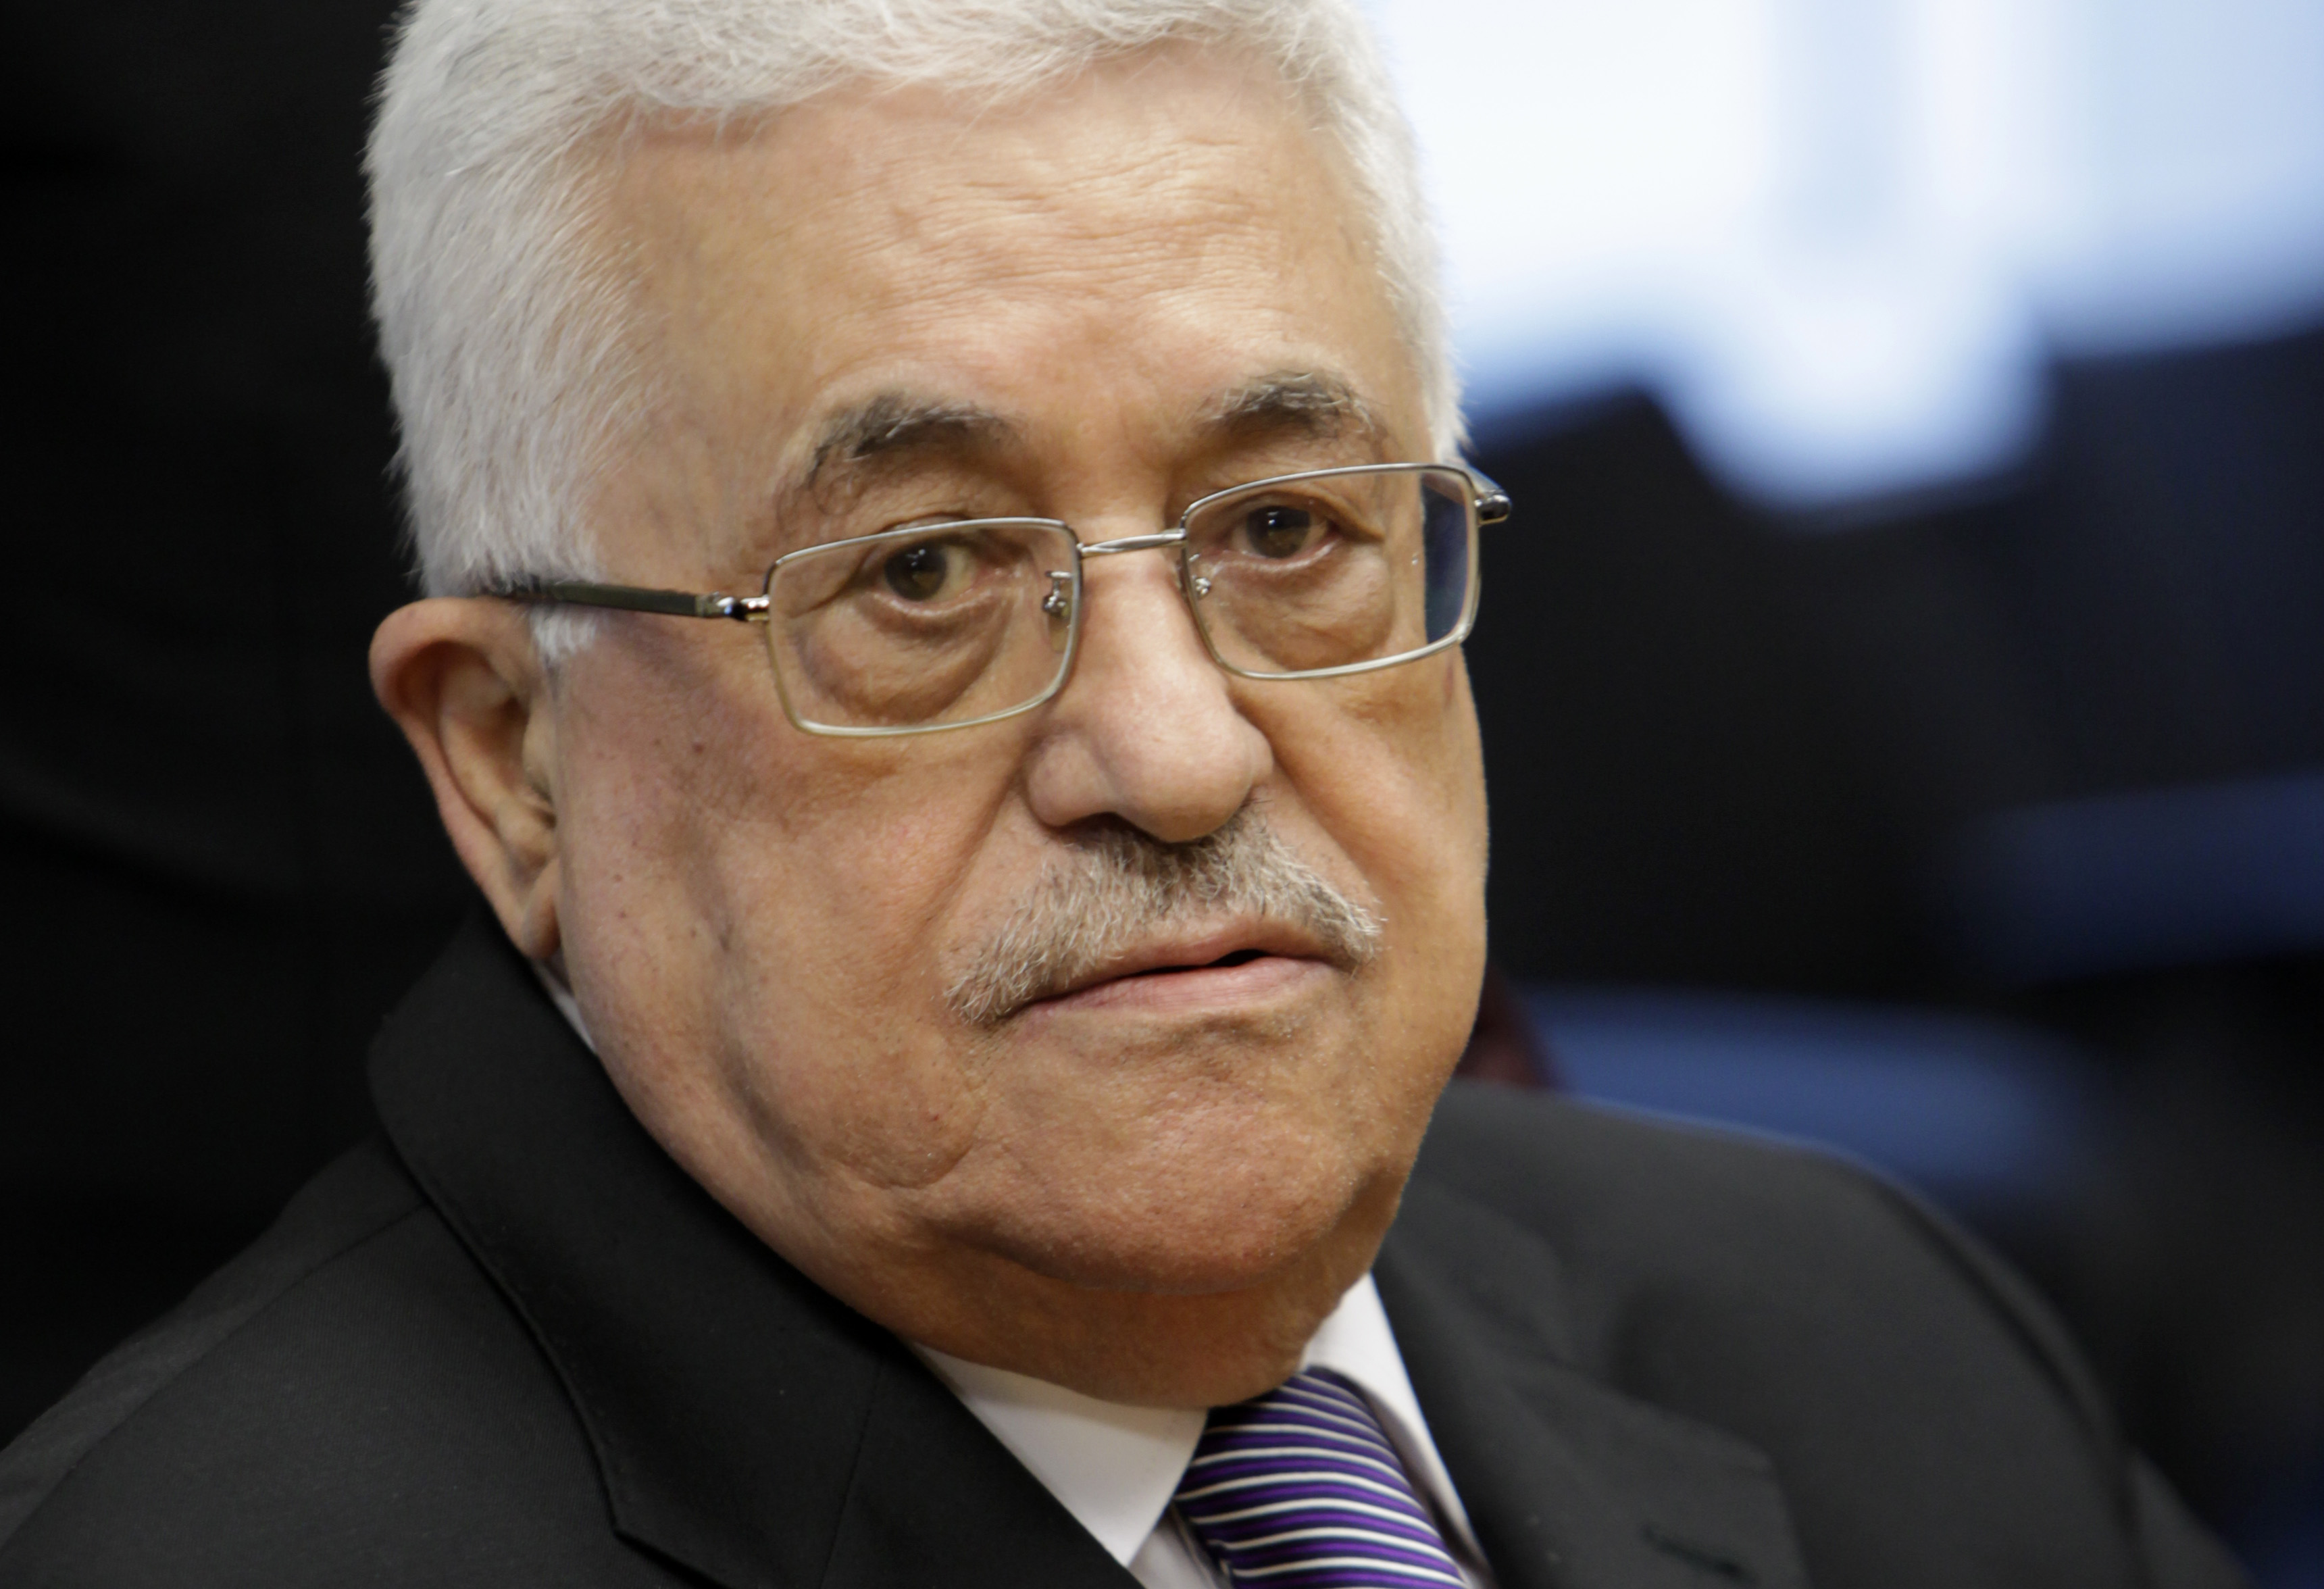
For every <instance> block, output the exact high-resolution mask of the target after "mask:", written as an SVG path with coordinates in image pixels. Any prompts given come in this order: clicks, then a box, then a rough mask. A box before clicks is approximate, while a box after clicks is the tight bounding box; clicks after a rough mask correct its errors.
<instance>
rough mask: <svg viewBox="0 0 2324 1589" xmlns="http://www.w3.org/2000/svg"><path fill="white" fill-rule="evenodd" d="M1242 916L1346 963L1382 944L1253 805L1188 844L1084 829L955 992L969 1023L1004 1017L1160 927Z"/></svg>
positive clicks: (1364, 918) (1361, 911) (1357, 962)
mask: <svg viewBox="0 0 2324 1589" xmlns="http://www.w3.org/2000/svg"><path fill="white" fill-rule="evenodd" d="M1236 917H1244V918H1250V917H1255V918H1259V919H1265V920H1268V921H1271V922H1277V923H1280V924H1282V925H1285V926H1287V927H1291V928H1296V929H1297V930H1298V931H1301V932H1303V933H1305V935H1306V936H1308V937H1309V938H1314V940H1315V942H1316V944H1317V945H1318V946H1319V947H1321V948H1322V950H1323V954H1324V956H1325V957H1326V958H1328V959H1330V960H1331V961H1333V963H1334V964H1335V965H1340V966H1341V967H1342V969H1346V970H1355V969H1357V968H1359V967H1360V966H1362V965H1366V964H1367V963H1369V961H1370V960H1371V959H1372V958H1373V956H1376V955H1378V954H1379V944H1380V922H1379V917H1377V916H1375V915H1374V914H1373V913H1372V912H1371V911H1370V910H1367V909H1365V907H1364V906H1363V905H1361V904H1360V903H1358V902H1357V901H1354V900H1351V899H1350V898H1349V897H1348V896H1347V895H1346V894H1344V893H1342V892H1340V891H1339V890H1338V889H1337V888H1335V887H1333V885H1332V883H1331V882H1330V881H1329V880H1328V879H1327V878H1325V877H1324V876H1323V873H1320V872H1318V871H1316V870H1315V869H1314V867H1313V866H1310V865H1309V864H1307V863H1306V862H1305V861H1303V860H1301V859H1300V858H1299V857H1298V855H1296V854H1294V853H1293V851H1292V849H1291V847H1290V845H1286V844H1285V843H1284V842H1283V840H1282V839H1281V838H1279V837H1277V836H1276V833H1275V830H1274V829H1273V828H1271V827H1268V826H1267V825H1266V823H1265V822H1263V821H1261V820H1260V819H1259V818H1258V817H1257V816H1256V815H1254V813H1253V812H1252V810H1251V808H1249V807H1245V808H1243V809H1242V810H1240V811H1239V812H1237V813H1236V814H1235V816H1234V817H1233V818H1232V819H1231V820H1230V821H1228V822H1227V823H1226V824H1225V825H1224V826H1223V827H1219V828H1218V829H1216V830H1215V831H1213V832H1211V833H1208V834H1205V835H1204V836H1203V837H1201V838H1198V839H1195V840H1194V841H1193V842H1191V843H1188V844H1178V845H1174V844H1166V843H1164V842H1162V841H1161V840H1159V839H1157V838H1153V837H1151V836H1148V835H1146V834H1144V833H1141V832H1139V830H1138V829H1136V828H1134V827H1105V828H1102V829H1100V830H1098V831H1096V832H1094V833H1092V834H1089V835H1087V836H1078V837H1076V838H1075V839H1074V840H1073V841H1072V848H1071V849H1070V850H1069V851H1068V852H1067V855H1066V856H1065V857H1064V858H1060V859H1057V860H1055V861H1052V862H1051V864H1049V866H1048V868H1047V872H1046V873H1045V874H1044V875H1043V877H1042V879H1041V882H1040V883H1039V885H1038V886H1037V887H1036V888H1035V889H1034V890H1033V892H1031V893H1029V894H1028V895H1027V896H1026V897H1025V899H1024V900H1023V901H1020V902H1019V905H1018V907H1017V909H1016V910H1015V911H1014V912H1012V913H1011V915H1010V918H1009V919H1008V921H1007V922H1005V923H1004V924H1003V925H1002V926H1001V930H1000V931H998V932H996V933H995V934H993V936H992V937H991V939H990V940H988V941H987V942H986V943H985V944H984V945H983V946H982V947H980V948H979V949H978V950H977V952H976V953H975V955H974V956H973V957H972V958H971V959H970V961H969V963H968V965H967V966H966V968H965V969H964V970H963V971H962V972H961V974H960V975H959V976H958V977H956V978H954V981H953V984H952V985H951V986H950V987H949V988H947V989H946V990H945V997H946V998H947V1000H948V1001H949V1002H950V1003H951V1005H952V1008H953V1011H954V1013H955V1014H957V1015H958V1016H959V1017H960V1018H961V1019H962V1020H963V1021H967V1022H968V1023H969V1024H970V1025H972V1026H978V1027H987V1028H990V1027H995V1026H999V1025H1000V1024H1001V1022H1003V1021H1007V1020H1008V1019H1009V1018H1010V1016H1012V1015H1014V1014H1016V1012H1018V1011H1019V1010H1021V1009H1023V1008H1024V1007H1025V1006H1026V1005H1028V1004H1029V1003H1032V1002H1034V1001H1035V1000H1037V999H1042V998H1046V997H1048V996H1049V995H1050V994H1053V993H1057V992H1060V991H1061V990H1063V989H1064V988H1065V987H1067V986H1069V985H1071V984H1073V983H1074V982H1076V981H1078V980H1080V979H1082V978H1084V977H1086V976H1088V975H1091V974H1092V973H1093V972H1095V971H1098V970H1100V969H1102V967H1104V966H1105V965H1108V964H1110V963H1111V962H1113V961H1115V960H1118V959H1120V957H1121V956H1124V955H1127V954H1129V953H1130V952H1131V951H1133V950H1135V949H1136V948H1137V947H1139V945H1141V944H1144V943H1148V942H1150V941H1152V940H1153V939H1154V938H1157V937H1159V936H1161V935H1163V934H1165V933H1168V932H1173V931H1177V930H1182V929H1184V928H1187V927H1190V926H1197V925H1199V924H1202V923H1205V922H1210V921H1214V920H1218V919H1222V918H1236Z"/></svg>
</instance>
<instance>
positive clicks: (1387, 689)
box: [1269, 655, 1486, 1076]
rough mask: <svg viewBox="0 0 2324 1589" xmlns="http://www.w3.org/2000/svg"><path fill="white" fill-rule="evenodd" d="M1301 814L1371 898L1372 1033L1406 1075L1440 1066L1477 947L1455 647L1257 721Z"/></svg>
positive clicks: (1481, 943) (1476, 895) (1475, 830)
mask: <svg viewBox="0 0 2324 1589" xmlns="http://www.w3.org/2000/svg"><path fill="white" fill-rule="evenodd" d="M1269 734H1270V738H1271V739H1272V741H1273V743H1274V745H1275V749H1276V755H1277V765H1278V767H1279V769H1280V770H1281V771H1282V773H1283V774H1284V777H1285V781H1286V783H1287V784H1288V785H1289V786H1290V788H1291V789H1292V790H1296V796H1297V799H1298V800H1299V803H1300V805H1301V807H1302V808H1303V809H1304V810H1305V814H1306V815H1307V816H1308V817H1310V818H1312V819H1313V820H1314V822H1315V823H1316V824H1317V825H1318V826H1319V827H1321V828H1322V829H1323V833H1324V835H1325V836H1326V837H1327V838H1328V839H1329V840H1330V841H1331V842H1332V843H1333V845H1336V846H1337V847H1338V848H1339V850H1340V851H1341V852H1342V854H1344V855H1346V857H1347V858H1348V860H1349V861H1350V862H1351V863H1352V864H1353V865H1354V867H1355V869H1356V871H1357V872H1358V873H1360V875H1361V876H1362V877H1363V878H1364V880H1365V881H1366V882H1368V883H1369V885H1370V886H1371V888H1372V889H1373V891H1374V892H1376V893H1377V894H1378V896H1379V907H1380V910H1381V911H1382V913H1383V914H1384V916H1385V917H1386V928H1387V935H1388V954H1387V955H1386V956H1384V958H1383V960H1382V962H1381V964H1380V967H1379V973H1380V986H1381V1006H1380V1008H1379V1020H1380V1034H1379V1040H1380V1042H1381V1045H1382V1048H1381V1051H1382V1052H1384V1053H1399V1054H1405V1053H1408V1054H1410V1055H1411V1056H1412V1057H1413V1065H1414V1066H1415V1067H1416V1071H1415V1074H1416V1075H1421V1076H1425V1075H1433V1074H1434V1071H1435V1069H1436V1068H1437V1067H1440V1065H1441V1067H1443V1068H1449V1067H1451V1065H1452V1062H1453V1060H1454V1059H1455V1058H1457V1057H1458V1055H1459V1051H1460V1049H1461V1047H1462V1044H1463V1043H1464V1042H1465V1040H1466V1039H1467V1036H1468V1031H1469V1023H1470V1021H1471V1020H1472V1019H1473V1016H1474V1013H1475V1001H1476V994H1477V989H1478V987H1479V985H1480V982H1481V981H1482V978H1483V975H1484V956H1485V915H1484V882H1485V851H1486V839H1485V804H1484V771H1483V759H1482V752H1481V747H1480V742H1479V738H1478V734H1477V725H1476V715H1475V712H1474V710H1473V709H1472V707H1471V704H1470V697H1469V692H1468V687H1467V679H1466V674H1465V673H1464V671H1463V670H1462V667H1461V664H1460V661H1459V659H1458V656H1457V655H1453V656H1448V657H1446V658H1443V659H1442V661H1441V662H1439V661H1425V662H1420V663H1416V664H1413V665H1412V666H1411V667H1410V668H1406V669H1391V670H1385V671H1383V672H1380V673H1376V674H1364V675H1357V676H1356V677H1354V678H1351V679H1346V680H1342V681H1340V683H1339V685H1338V686H1337V687H1336V688H1334V690H1333V693H1332V694H1331V695H1330V696H1328V697H1323V696H1321V695H1319V697H1318V698H1317V699H1316V700H1314V703H1313V704H1312V707H1311V706H1310V705H1309V704H1308V703H1305V702H1296V701H1292V702H1286V706H1285V709H1284V711H1283V713H1282V714H1281V716H1280V718H1279V719H1278V720H1277V722H1275V723H1273V724H1271V725H1269Z"/></svg>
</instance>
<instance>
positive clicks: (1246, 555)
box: [492, 464, 1510, 736]
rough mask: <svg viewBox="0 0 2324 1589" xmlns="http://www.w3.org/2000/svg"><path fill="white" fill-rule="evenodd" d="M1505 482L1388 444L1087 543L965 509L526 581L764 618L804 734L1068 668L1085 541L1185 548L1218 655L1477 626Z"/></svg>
mask: <svg viewBox="0 0 2324 1589" xmlns="http://www.w3.org/2000/svg"><path fill="white" fill-rule="evenodd" d="M1509 513H1510V503H1509V499H1508V494H1506V493H1504V492H1503V491H1502V490H1501V489H1500V488H1499V486H1497V485H1494V484H1493V483H1492V482H1491V481H1489V480H1487V479H1485V478H1484V477H1483V476H1479V475H1475V474H1472V473H1471V472H1470V471H1469V470H1466V469H1460V468H1454V467H1450V466H1447V465H1443V464H1379V465H1363V466H1360V467H1355V468H1343V469H1314V470H1309V471H1306V472H1305V473H1302V474H1296V475H1278V476H1274V477H1273V478H1270V479H1266V480H1256V481H1253V482H1251V483H1250V485H1237V486H1232V487H1231V488H1229V489H1227V490H1225V491H1219V492H1213V494H1210V495H1208V496H1205V497H1203V498H1201V499H1199V500H1198V501H1196V502H1194V503H1193V504H1192V505H1191V506H1189V507H1188V508H1187V509H1186V511H1185V513H1183V514H1181V515H1180V516H1179V519H1178V522H1177V524H1176V527H1175V528H1172V529H1169V530H1165V531H1161V532H1159V533H1158V534H1153V535H1128V536H1123V537H1121V538H1120V539H1119V540H1100V541H1094V542H1084V540H1081V539H1080V538H1079V537H1078V536H1076V535H1075V534H1074V531H1073V530H1072V529H1071V528H1070V527H1068V526H1067V525H1065V524H1064V523H1061V522H1058V521H1056V520H1055V519H967V520H960V521H956V522H937V523H927V524H913V525H908V526H907V527H905V528H903V529H899V530H886V531H880V532H879V533H877V534H871V535H857V536H851V537H849V538H848V539H846V540H832V541H825V542H824V543H823V544H821V545H817V546H810V547H807V548H804V549H802V550H798V551H794V552H789V553H787V554H785V555H784V556H782V557H779V558H777V559H775V562H774V566H773V567H771V568H769V569H768V570H767V577H766V582H765V586H764V587H763V592H762V594H761V595H758V596H726V595H724V594H719V593H713V594H711V595H707V596H694V595H689V594H687V593H686V592H683V591H675V590H649V589H643V588H641V587H635V586H626V585H595V584H587V583H582V582H576V581H571V580H539V581H530V582H524V583H520V584H513V585H510V586H507V587H503V588H501V589H499V590H496V591H494V592H493V593H492V594H494V595H497V596H506V597H509V598H511V599H512V600H516V601H525V602H543V603H558V604H566V605H576V606H591V607H618V608H622V609H624V610H627V611H631V612H640V613H662V614H669V615H672V616H675V617H681V618H727V619H733V620H735V621H737V622H741V623H747V624H759V625H761V627H762V628H763V629H764V630H765V633H766V642H767V655H768V657H769V659H770V661H772V662H773V664H774V673H775V688H776V692H777V694H778V695H779V697H781V700H782V706H783V711H784V713H785V715H786V716H788V717H789V718H790V720H791V721H792V722H793V723H794V724H796V725H798V727H800V728H802V729H804V730H805V731H806V732H807V733H809V734H835V735H845V736H866V735H873V734H933V733H936V732H939V731H941V730H944V729H948V728H971V727H974V726H975V725H979V724H982V723H994V722H998V721H1000V720H1001V718H1003V717H1010V716H1016V715H1017V714H1018V713H1019V712H1028V711H1031V710H1032V709H1033V708H1034V707H1037V706H1039V705H1041V704H1042V703H1043V702H1044V701H1047V700H1048V699H1049V698H1050V697H1053V696H1055V695H1056V693H1057V691H1058V690H1059V689H1061V688H1064V686H1065V679H1066V678H1067V677H1068V676H1069V675H1070V674H1071V673H1072V672H1073V667H1074V653H1075V651H1077V649H1078V648H1079V645H1080V642H1081V624H1082V609H1083V605H1084V601H1083V570H1084V567H1085V565H1086V564H1087V563H1088V561H1089V559H1092V558H1103V557H1113V556H1117V555H1119V554H1120V553H1123V552H1133V551H1149V550H1150V551H1160V552H1164V553H1166V554H1167V553H1174V552H1175V553H1176V559H1177V568H1178V588H1179V590H1180V592H1181V593H1182V594H1183V595H1184V596H1185V599H1186V605H1187V607H1188V609H1189V610H1190V611H1192V612H1193V614H1194V627H1195V628H1196V629H1197V630H1198V631H1200V632H1201V633H1202V637H1203V645H1204V646H1205V647H1206V648H1208V650H1209V651H1210V653H1211V656H1212V657H1213V659H1214V660H1215V661H1217V662H1218V665H1219V666H1220V667H1222V668H1223V669H1225V670H1227V671H1228V672H1230V673H1231V674H1234V675H1236V676H1237V677H1238V678H1242V679H1331V678H1337V677H1340V676H1342V675H1344V674H1350V673H1366V672H1369V671H1371V670H1374V669H1378V668H1392V667H1395V666H1396V665H1397V664H1398V663H1400V662H1410V661H1417V660H1418V659H1419V658H1422V657H1425V656H1430V655H1433V654H1434V653H1435V652H1437V651H1443V650H1444V649H1445V648H1447V647H1448V646H1454V645H1458V644H1460V643H1461V642H1462V640H1463V639H1464V638H1466V636H1467V635H1468V633H1469V629H1470V626H1471V624H1473V623H1474V622H1475V620H1476V614H1477V527H1478V526H1479V525H1480V524H1495V523H1499V522H1501V521H1503V520H1505V519H1507V518H1508V516H1509Z"/></svg>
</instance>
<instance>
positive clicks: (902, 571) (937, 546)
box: [880, 540, 967, 602]
mask: <svg viewBox="0 0 2324 1589" xmlns="http://www.w3.org/2000/svg"><path fill="white" fill-rule="evenodd" d="M966 558H967V554H966V553H965V552H964V550H962V549H961V548H959V547H957V546H952V545H948V544H946V543H945V542H943V541H936V540H924V541H922V542H920V543H919V544H918V546H908V547H906V548H905V549H904V550H901V551H899V552H898V553H896V554H895V555H894V556H892V557H890V559H888V560H887V561H886V562H885V563H883V564H881V568H880V573H881V577H882V578H884V579H885V580H886V581H887V582H888V588H889V589H890V590H892V591H894V592H895V593H896V594H897V595H898V596H901V597H903V598H904V599H905V600H906V601H911V602H924V601H934V600H936V597H938V596H942V595H944V594H945V589H946V587H948V586H950V585H951V584H952V582H953V579H954V576H955V575H956V574H958V573H959V572H960V571H961V565H962V564H963V563H964V562H965V561H966Z"/></svg>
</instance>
